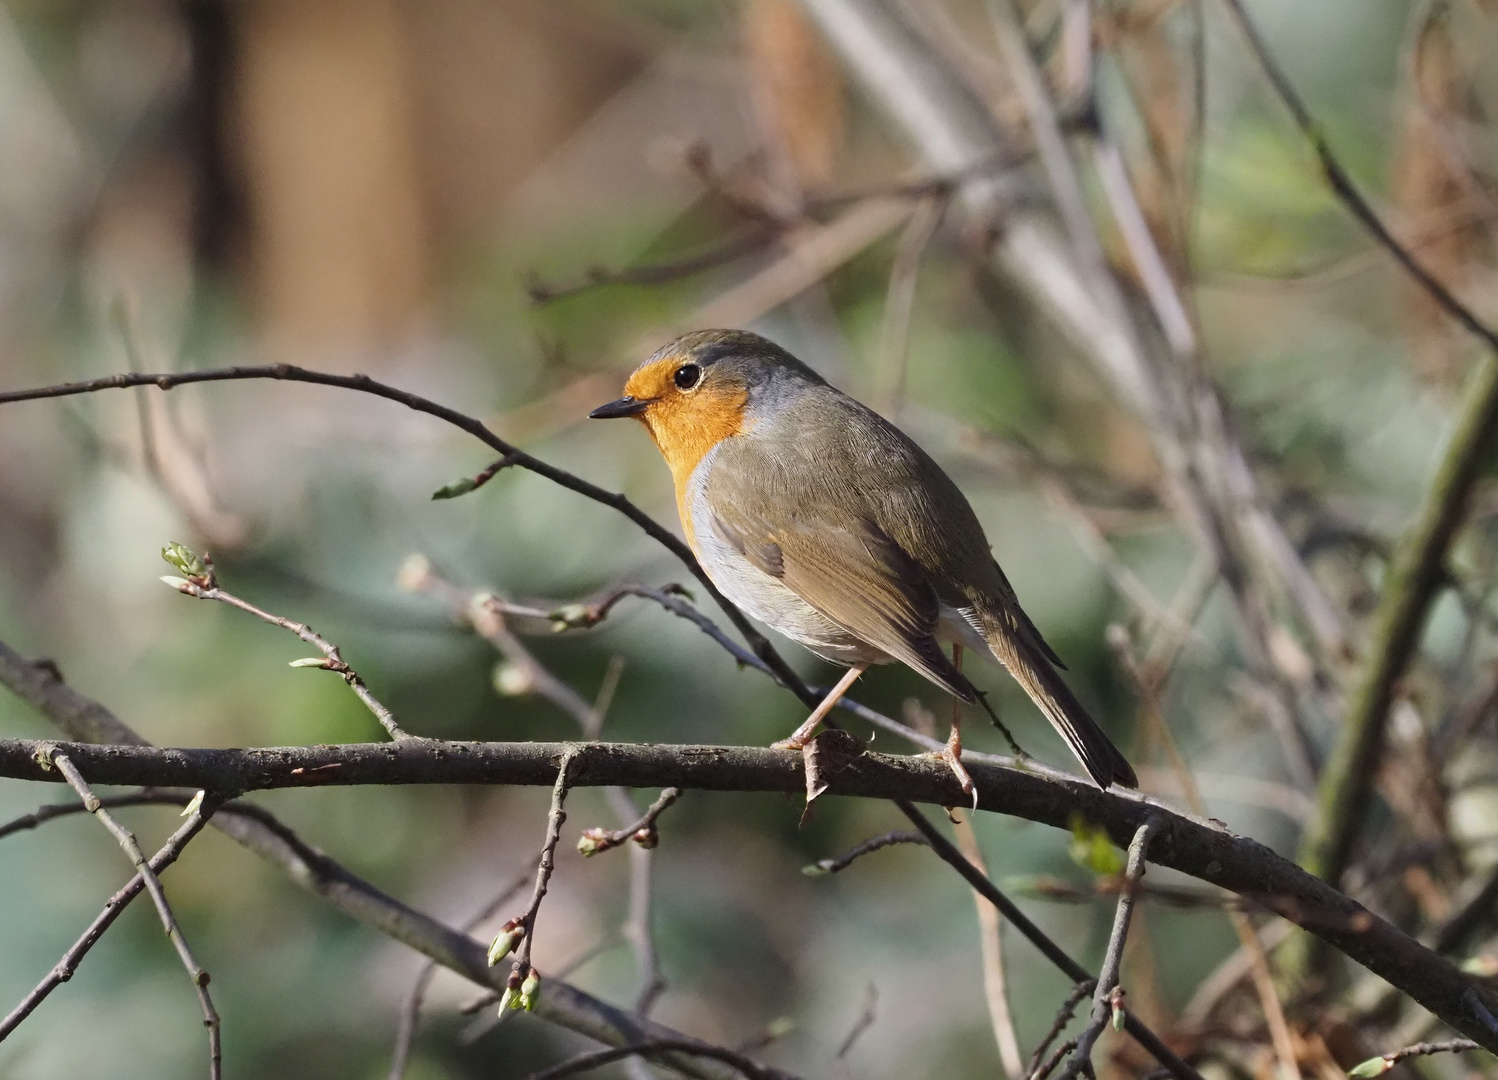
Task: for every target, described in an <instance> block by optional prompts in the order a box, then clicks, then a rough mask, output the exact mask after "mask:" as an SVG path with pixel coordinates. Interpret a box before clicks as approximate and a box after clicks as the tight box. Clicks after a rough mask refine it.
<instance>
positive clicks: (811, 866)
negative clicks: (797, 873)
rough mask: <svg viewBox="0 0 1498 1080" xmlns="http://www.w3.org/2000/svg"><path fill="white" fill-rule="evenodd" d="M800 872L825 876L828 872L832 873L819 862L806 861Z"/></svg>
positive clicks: (814, 875)
mask: <svg viewBox="0 0 1498 1080" xmlns="http://www.w3.org/2000/svg"><path fill="white" fill-rule="evenodd" d="M801 872H802V873H803V874H805V875H806V876H807V877H826V876H827V875H828V874H830V873H832V871H831V870H829V869H827V867H825V866H823V865H822V864H821V863H819V862H814V863H808V864H807V865H805V866H803V867H802V868H801Z"/></svg>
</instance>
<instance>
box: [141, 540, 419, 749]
mask: <svg viewBox="0 0 1498 1080" xmlns="http://www.w3.org/2000/svg"><path fill="white" fill-rule="evenodd" d="M162 555H163V556H164V557H165V558H166V561H167V562H169V563H171V564H172V565H173V566H175V567H177V569H179V570H181V571H182V572H183V573H185V574H186V575H187V577H185V578H179V577H164V578H162V579H161V580H162V581H165V582H166V583H167V584H168V585H170V586H171V587H172V588H174V589H176V590H177V591H178V592H179V593H181V594H182V595H184V596H191V597H195V598H196V599H198V600H217V601H219V602H220V603H223V604H228V605H229V606H230V607H232V608H238V609H239V610H240V611H244V612H248V613H249V614H251V615H253V616H255V618H257V619H260V620H261V621H263V622H268V623H270V624H271V625H272V626H279V627H281V628H282V629H283V630H289V631H291V632H292V633H293V634H295V635H296V636H297V637H299V638H301V639H302V640H303V641H305V642H306V643H307V644H308V645H312V646H314V647H315V648H316V649H317V650H318V651H319V652H321V653H322V659H321V660H319V659H316V658H313V659H309V660H293V661H292V662H291V666H292V667H315V668H322V669H323V670H324V671H331V672H333V673H334V674H336V675H338V676H339V677H341V678H342V679H343V681H344V682H346V683H348V686H349V689H351V690H352V691H353V692H354V696H355V697H357V698H358V699H359V700H360V701H362V702H364V706H365V708H367V709H368V710H369V711H370V712H371V713H373V714H374V717H375V719H376V720H378V721H379V722H380V726H381V727H383V728H384V729H385V732H386V734H388V735H389V736H390V737H391V738H392V739H395V740H397V741H399V740H402V739H409V738H411V737H412V736H411V735H410V734H408V733H407V732H406V731H404V730H402V728H401V726H400V725H399V724H397V723H396V722H395V716H394V714H393V713H391V711H390V710H389V709H387V708H386V707H385V706H384V705H383V704H381V702H380V701H379V699H378V698H376V697H375V696H374V694H373V693H371V692H370V689H369V687H368V686H366V685H365V683H364V680H363V679H361V678H360V677H359V673H358V672H357V671H355V670H354V669H353V668H351V667H349V665H348V664H347V663H345V662H344V659H343V655H342V654H341V653H340V652H339V651H338V646H337V645H334V644H333V643H332V642H331V641H329V640H328V639H327V638H325V637H323V636H322V635H321V634H319V633H317V632H316V631H315V630H313V629H312V627H310V626H308V625H307V624H306V623H299V622H293V621H292V620H291V619H286V618H282V617H281V616H280V615H272V614H271V613H270V612H268V611H262V610H261V609H260V608H257V607H256V606H255V605H254V604H251V603H250V602H249V601H247V600H241V599H240V598H239V597H237V596H235V595H234V594H233V593H231V592H228V591H227V590H225V589H221V588H219V584H218V577H217V576H216V575H215V574H214V572H213V562H212V560H210V559H208V558H207V557H206V556H204V557H201V558H200V557H199V556H198V555H196V554H194V553H193V552H191V551H189V550H187V548H185V547H183V546H182V545H181V544H171V545H169V546H168V547H167V548H165V549H164V550H163V551H162Z"/></svg>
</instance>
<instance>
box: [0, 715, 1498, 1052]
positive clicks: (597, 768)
mask: <svg viewBox="0 0 1498 1080" xmlns="http://www.w3.org/2000/svg"><path fill="white" fill-rule="evenodd" d="M568 746H577V744H562V743H452V742H433V741H428V740H422V739H413V740H410V741H409V742H403V743H372V744H363V743H360V744H353V745H345V746H311V747H274V748H267V749H251V750H240V749H236V750H199V749H165V748H157V747H141V746H90V745H86V744H78V743H69V744H57V743H47V742H37V741H33V740H22V739H9V740H0V776H9V777H14V778H17V779H26V780H40V781H49V780H50V781H55V780H56V779H57V777H56V774H55V773H50V772H48V771H46V770H45V769H44V768H43V767H42V765H41V764H40V763H39V760H38V758H37V755H38V754H41V753H56V752H58V751H61V752H63V753H66V754H67V755H68V757H69V759H70V760H72V761H73V763H74V764H75V765H76V766H77V767H78V771H79V772H80V773H81V774H82V775H83V776H84V777H85V778H86V779H88V780H89V781H90V782H91V783H99V784H131V785H151V786H158V787H168V786H170V787H195V788H208V789H212V790H220V791H249V790H257V789H268V788H284V787H314V786H328V785H350V784H517V785H532V786H539V785H545V786H548V787H549V786H551V785H552V784H553V783H554V782H555V781H556V775H557V762H558V761H559V760H560V758H561V755H562V754H563V753H564V752H565V750H566V749H567V747H568ZM968 768H969V770H970V771H972V772H973V774H974V777H975V778H976V779H978V780H979V785H978V786H979V791H980V801H979V805H980V807H981V808H982V809H986V810H990V811H993V812H995V813H1003V814H1010V815H1013V816H1016V817H1022V818H1026V819H1028V820H1031V821H1037V822H1041V823H1043V824H1047V825H1051V826H1054V827H1056V828H1059V829H1066V828H1068V826H1069V823H1070V821H1071V820H1072V818H1073V817H1074V816H1075V815H1077V814H1080V815H1082V817H1084V818H1085V819H1086V820H1088V821H1091V822H1094V823H1096V824H1098V825H1099V826H1101V827H1103V828H1105V829H1106V830H1107V831H1108V834H1109V836H1110V837H1112V839H1113V841H1114V842H1115V843H1117V844H1118V845H1119V846H1120V847H1127V846H1128V844H1129V842H1130V840H1131V839H1132V837H1133V836H1134V834H1135V832H1136V831H1137V830H1138V828H1139V827H1140V826H1141V825H1143V824H1144V823H1145V821H1147V820H1148V819H1149V818H1150V817H1151V816H1154V817H1156V819H1157V821H1158V832H1157V833H1156V834H1155V835H1154V836H1153V837H1152V839H1151V842H1150V853H1151V861H1152V862H1154V863H1156V864H1157V865H1160V866H1168V867H1171V868H1172V869H1175V870H1179V871H1181V872H1182V873H1185V874H1189V875H1191V876H1192V877H1196V878H1199V879H1201V880H1204V881H1208V882H1211V883H1212V884H1214V885H1217V886H1220V887H1222V888H1225V889H1227V890H1229V891H1231V892H1234V893H1237V894H1239V895H1243V896H1248V897H1251V898H1253V900H1254V902H1255V903H1256V904H1257V905H1259V906H1264V907H1268V908H1270V909H1272V910H1274V911H1276V912H1277V913H1279V914H1281V915H1282V916H1284V917H1285V918H1287V919H1290V920H1291V921H1293V922H1296V923H1298V924H1299V925H1300V926H1302V927H1303V928H1305V929H1306V930H1309V931H1310V932H1311V933H1313V934H1315V935H1316V936H1318V937H1319V938H1321V939H1322V940H1324V941H1326V942H1327V943H1328V944H1330V945H1332V946H1333V947H1335V948H1337V949H1340V950H1341V951H1342V952H1344V953H1345V954H1346V955H1347V956H1349V957H1350V958H1351V959H1353V960H1355V961H1357V962H1358V963H1360V964H1362V965H1364V966H1365V967H1367V968H1368V969H1369V970H1370V971H1372V972H1373V973H1374V974H1376V975H1379V976H1380V977H1382V978H1384V979H1386V980H1387V981H1388V982H1389V983H1391V984H1392V985H1394V986H1396V987H1398V988H1399V989H1400V990H1401V991H1403V992H1404V993H1406V994H1408V995H1409V996H1410V997H1412V998H1414V999H1415V1000H1416V1001H1417V1002H1419V1003H1420V1004H1421V1005H1423V1006H1425V1007H1426V1008H1427V1009H1429V1010H1430V1011H1431V1012H1433V1013H1435V1014H1436V1015H1437V1016H1439V1017H1440V1018H1441V1019H1442V1020H1443V1021H1444V1022H1445V1023H1447V1024H1449V1025H1451V1026H1452V1027H1453V1028H1455V1029H1457V1030H1458V1031H1460V1032H1461V1033H1462V1034H1464V1035H1467V1036H1469V1037H1470V1038H1473V1039H1476V1040H1477V1041H1479V1042H1480V1043H1482V1045H1484V1046H1486V1047H1489V1048H1490V1049H1491V1048H1498V1022H1494V1020H1493V1015H1492V1011H1493V1005H1492V1004H1491V1003H1490V1001H1489V999H1488V998H1487V997H1486V994H1485V992H1484V991H1483V990H1482V989H1481V988H1480V987H1479V986H1478V984H1477V983H1476V982H1474V981H1473V980H1472V979H1470V978H1469V977H1467V976H1466V975H1464V974H1462V973H1461V972H1460V971H1458V970H1457V969H1456V968H1455V967H1454V966H1453V965H1452V964H1450V963H1449V962H1448V961H1446V960H1445V959H1443V958H1441V957H1439V956H1437V955H1436V954H1435V953H1433V952H1431V951H1430V950H1429V949H1426V948H1425V947H1424V946H1422V945H1420V944H1419V943H1418V942H1416V941H1415V940H1414V939H1413V938H1410V937H1409V936H1408V935H1406V934H1404V933H1402V932H1401V931H1400V930H1398V929H1396V928H1395V927H1394V926H1392V925H1390V924H1389V923H1387V922H1385V921H1384V920H1383V919H1381V918H1379V917H1378V916H1376V915H1374V914H1373V913H1372V912H1370V911H1368V910H1367V909H1366V908H1364V907H1363V906H1362V905H1361V904H1358V903H1357V902H1356V901H1354V900H1352V899H1351V898H1350V897H1348V896H1345V895H1344V894H1342V893H1340V892H1338V891H1337V890H1336V889H1334V888H1332V887H1331V886H1329V885H1327V884H1326V882H1324V881H1322V880H1320V879H1319V878H1316V877H1313V876H1312V875H1310V874H1308V873H1306V872H1305V871H1304V870H1302V869H1300V868H1299V867H1298V866H1296V865H1295V864H1294V863H1292V862H1290V861H1289V860H1287V859H1285V858H1282V857H1281V856H1279V855H1277V854H1275V853H1274V852H1273V851H1271V850H1269V849H1268V848H1266V847H1264V846H1263V845H1262V844H1259V843H1258V842H1256V841H1254V840H1251V839H1249V838H1247V837H1240V836H1235V835H1234V834H1232V833H1231V832H1229V831H1227V830H1226V829H1225V828H1219V827H1214V826H1213V825H1211V824H1208V823H1206V822H1202V821H1198V820H1195V819H1193V818H1189V817H1186V816H1184V815H1182V814H1179V813H1176V812H1175V811H1172V810H1170V809H1169V808H1167V807H1164V806H1161V805H1159V804H1157V803H1154V802H1151V801H1149V800H1148V799H1146V798H1144V797H1142V796H1138V795H1133V794H1121V793H1116V792H1105V791H1100V790H1098V789H1097V788H1095V787H1092V786H1091V785H1089V784H1086V783H1084V782H1082V781H1080V780H1078V781H1075V782H1071V781H1062V780H1056V779H1053V778H1050V777H1047V776H1041V775H1037V774H1033V773H1029V772H1024V771H1021V770H1018V769H1007V768H1000V767H998V766H993V765H987V764H983V763H979V762H972V763H971V764H970V765H969V766H968ZM569 780H570V782H571V783H572V784H573V785H575V786H600V785H608V784H619V785H622V786H626V787H656V788H659V787H680V788H687V789H704V790H717V791H766V792H768V791H777V792H797V791H801V790H803V789H804V786H805V780H804V777H803V776H802V768H801V757H800V755H799V754H796V753H793V752H790V751H781V750H771V749H767V748H766V749H762V748H755V747H728V746H637V745H629V744H619V743H593V744H586V745H584V746H582V747H580V748H579V751H578V756H577V758H576V760H575V761H574V763H573V765H572V766H571V768H570V770H569ZM831 792H832V793H834V794H840V795H849V796H861V797H866V798H888V799H895V800H898V801H902V802H906V803H908V802H910V801H915V802H925V803H932V804H935V805H938V806H953V805H958V804H959V803H960V802H961V801H963V795H962V792H961V790H960V789H959V787H958V785H957V782H956V779H955V778H954V777H953V775H952V773H951V771H950V770H948V769H947V768H945V766H943V765H942V764H941V763H939V762H936V761H931V760H926V759H922V758H913V757H894V756H888V755H883V754H864V755H861V756H860V757H857V758H855V759H854V760H853V761H852V762H851V763H850V764H849V765H848V766H847V767H846V768H845V769H844V770H843V771H842V772H840V773H838V774H837V776H836V777H834V778H833V780H832V785H831ZM226 820H227V819H226ZM319 891H320V890H319ZM403 910H404V911H406V912H408V914H409V916H411V917H415V918H418V919H422V920H425V921H426V922H428V923H430V920H427V919H426V917H425V916H420V915H418V914H417V913H415V912H410V911H409V909H403ZM388 924H389V920H388V918H387V917H386V916H384V915H382V916H381V920H380V922H379V923H377V925H379V926H380V928H381V929H383V930H386V932H392V930H393V928H392V926H391V925H388ZM394 929H398V927H396V928H394ZM441 929H442V931H443V933H444V934H446V935H450V936H451V937H452V938H454V939H458V940H461V941H462V942H463V943H464V944H463V945H462V946H461V950H460V953H461V955H460V956H459V957H458V958H457V959H456V960H455V962H457V961H458V960H461V964H462V966H459V967H458V970H460V971H463V973H464V974H469V973H470V972H474V973H475V974H476V977H475V978H474V981H476V982H479V983H482V984H485V985H491V983H490V980H489V978H488V977H487V968H486V967H485V966H484V950H483V947H482V946H481V945H480V944H479V943H478V942H475V941H472V939H470V938H467V937H466V936H464V935H461V934H457V933H456V932H455V931H451V930H448V929H447V928H446V927H443V928H441ZM402 940H404V938H402ZM456 947H457V946H449V948H456ZM422 951H427V952H428V955H433V953H432V952H429V951H428V950H427V949H426V948H423V950H422ZM439 959H440V957H439ZM470 961H471V962H472V964H473V965H474V966H473V967H468V966H467V964H468V962H470ZM444 962H446V961H444ZM450 966H453V965H450ZM470 977H474V976H473V975H471V976H470ZM553 985H555V984H553ZM545 1000H547V999H546V997H545V996H543V998H542V1001H543V1002H544V1001H545ZM610 1041H615V1040H610Z"/></svg>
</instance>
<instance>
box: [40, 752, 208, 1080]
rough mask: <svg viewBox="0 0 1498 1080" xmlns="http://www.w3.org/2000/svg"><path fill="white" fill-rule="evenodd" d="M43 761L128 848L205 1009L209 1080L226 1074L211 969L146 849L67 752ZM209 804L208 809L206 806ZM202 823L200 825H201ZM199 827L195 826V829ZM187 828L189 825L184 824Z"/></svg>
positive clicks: (201, 813)
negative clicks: (192, 943)
mask: <svg viewBox="0 0 1498 1080" xmlns="http://www.w3.org/2000/svg"><path fill="white" fill-rule="evenodd" d="M40 760H41V761H48V760H50V762H51V764H52V767H53V768H55V769H56V770H57V771H58V772H60V773H61V774H62V775H63V778H64V779H65V780H66V781H67V782H68V786H70V787H71V788H72V789H73V790H74V791H76V792H77V793H78V797H79V798H80V799H82V800H83V805H84V807H85V808H86V809H87V810H88V812H89V813H90V814H93V815H94V817H96V818H98V819H99V821H100V823H102V824H103V826H104V827H105V828H106V829H108V830H109V832H110V834H111V835H112V836H113V837H114V838H115V840H117V841H119V845H120V848H121V849H122V850H123V851H124V852H125V856H126V858H128V859H129V860H130V862H131V863H132V864H133V865H134V866H135V872H136V874H137V876H139V877H140V879H141V881H142V883H143V884H144V885H145V887H146V891H147V892H149V893H150V894H151V900H152V902H153V903H154V904H155V905H156V914H157V915H158V916H160V918H161V926H162V929H164V930H165V931H166V936H167V938H168V939H169V940H170V941H171V943H172V945H173V946H174V947H175V948H176V950H177V956H178V957H179V958H180V959H181V961H182V966H183V967H185V968H186V969H187V975H188V978H190V979H191V980H192V985H193V989H194V990H195V991H196V992H197V995H198V1005H199V1007H200V1008H201V1009H202V1010H203V1026H204V1027H206V1028H207V1029H208V1076H209V1078H210V1080H219V1077H221V1076H222V1075H223V1044H222V1043H221V1041H220V1037H219V1033H220V1030H221V1025H220V1023H219V1017H218V1010H217V1009H215V1008H214V1007H213V998H212V997H211V996H210V995H209V993H208V972H206V971H205V970H203V965H202V964H200V963H198V961H197V958H196V957H194V956H193V954H192V950H191V949H190V948H188V945H187V938H185V937H183V935H182V928H181V927H180V926H178V925H177V917H176V916H175V915H174V914H172V906H171V904H169V903H168V902H167V899H166V890H165V889H163V888H162V887H161V879H160V878H158V877H157V876H156V871H154V870H152V869H151V864H150V862H149V861H147V859H146V853H145V852H143V851H141V849H140V844H139V842H137V841H136V839H135V834H134V833H132V832H131V831H130V830H129V829H127V828H125V826H123V825H121V824H120V823H119V822H118V821H116V820H115V819H114V815H113V814H111V813H110V812H109V811H108V810H106V809H105V808H104V806H103V804H102V803H100V801H99V797H98V796H97V795H95V794H94V792H93V789H92V788H90V787H89V786H88V782H87V781H86V780H84V779H83V777H82V776H80V775H79V774H78V770H77V769H76V768H75V767H74V766H73V763H72V762H71V761H69V760H68V758H67V755H66V754H62V753H54V754H52V755H51V757H50V759H48V758H42V759H40ZM218 803H219V800H218V799H217V798H214V799H212V800H211V801H210V800H209V798H208V796H207V793H206V792H205V793H204V796H203V799H202V801H201V802H199V803H198V805H197V806H194V807H193V816H194V817H202V818H203V819H204V820H206V819H207V818H209V817H212V816H213V811H214V810H215V809H216V808H217V806H218ZM204 804H207V807H208V808H207V810H206V811H205V810H204ZM201 827H202V826H201V824H199V826H198V829H201ZM198 829H193V830H192V832H193V833H196V832H197V831H198ZM183 831H184V832H185V831H187V826H184V827H183Z"/></svg>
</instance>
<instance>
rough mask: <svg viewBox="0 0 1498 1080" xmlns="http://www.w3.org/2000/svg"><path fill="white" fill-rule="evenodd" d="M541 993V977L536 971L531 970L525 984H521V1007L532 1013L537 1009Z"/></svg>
mask: <svg viewBox="0 0 1498 1080" xmlns="http://www.w3.org/2000/svg"><path fill="white" fill-rule="evenodd" d="M540 993H541V976H540V975H537V974H536V969H535V968H531V972H530V974H529V975H527V976H526V977H525V982H523V983H521V984H520V1007H521V1008H522V1009H524V1010H525V1011H526V1012H531V1011H532V1010H534V1009H535V1007H536V998H537V997H538V996H539V995H540Z"/></svg>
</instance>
